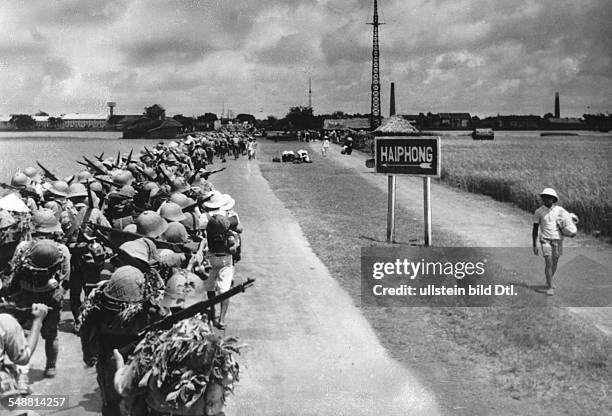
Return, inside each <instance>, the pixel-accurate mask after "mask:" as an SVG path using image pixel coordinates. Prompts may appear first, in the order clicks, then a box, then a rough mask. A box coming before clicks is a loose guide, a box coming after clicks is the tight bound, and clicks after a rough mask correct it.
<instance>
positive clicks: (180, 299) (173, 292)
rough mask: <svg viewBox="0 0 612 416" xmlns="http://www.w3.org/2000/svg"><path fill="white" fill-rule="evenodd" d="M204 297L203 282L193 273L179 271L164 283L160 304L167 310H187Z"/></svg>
mask: <svg viewBox="0 0 612 416" xmlns="http://www.w3.org/2000/svg"><path fill="white" fill-rule="evenodd" d="M205 295H206V290H205V287H204V281H203V280H202V279H200V277H199V276H198V275H196V274H194V273H191V272H188V271H187V270H184V269H179V270H177V271H176V272H175V273H174V274H173V275H172V276H171V277H170V279H168V281H167V282H166V289H165V291H164V298H163V299H162V301H161V302H160V304H161V305H162V306H165V307H167V308H187V307H189V306H191V305H193V304H194V303H197V302H201V301H202V300H204V298H205Z"/></svg>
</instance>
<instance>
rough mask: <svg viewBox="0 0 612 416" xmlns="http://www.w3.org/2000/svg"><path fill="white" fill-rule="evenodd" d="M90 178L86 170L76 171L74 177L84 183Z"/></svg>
mask: <svg viewBox="0 0 612 416" xmlns="http://www.w3.org/2000/svg"><path fill="white" fill-rule="evenodd" d="M91 179H92V175H91V173H90V172H89V171H87V170H82V171H80V172H79V173H77V177H76V180H77V182H81V183H85V182H87V181H88V180H91Z"/></svg>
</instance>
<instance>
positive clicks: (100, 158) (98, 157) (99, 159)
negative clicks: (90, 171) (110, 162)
mask: <svg viewBox="0 0 612 416" xmlns="http://www.w3.org/2000/svg"><path fill="white" fill-rule="evenodd" d="M94 156H95V155H94ZM103 157H104V152H102V153H100V156H96V159H98V162H102V161H103V160H104V159H102V158H103Z"/></svg>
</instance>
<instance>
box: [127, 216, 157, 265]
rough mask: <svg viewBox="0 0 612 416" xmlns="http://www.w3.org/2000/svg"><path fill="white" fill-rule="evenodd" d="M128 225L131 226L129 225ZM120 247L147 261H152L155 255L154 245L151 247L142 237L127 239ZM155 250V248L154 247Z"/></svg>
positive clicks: (131, 254)
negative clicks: (153, 251)
mask: <svg viewBox="0 0 612 416" xmlns="http://www.w3.org/2000/svg"><path fill="white" fill-rule="evenodd" d="M130 225H131V224H130ZM127 227H129V225H128V226H127ZM127 227H126V228H127ZM119 248H120V249H121V250H123V251H125V252H126V253H128V254H129V255H130V256H132V257H134V258H136V259H138V260H142V261H143V262H145V263H151V261H152V260H153V257H154V253H152V251H151V249H152V247H150V246H149V245H148V244H147V242H146V241H145V240H144V239H142V238H139V239H136V240H132V241H127V242H125V243H123V244H121V246H120V247H119ZM153 250H155V248H153Z"/></svg>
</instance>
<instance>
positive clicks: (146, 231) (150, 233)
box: [136, 211, 168, 238]
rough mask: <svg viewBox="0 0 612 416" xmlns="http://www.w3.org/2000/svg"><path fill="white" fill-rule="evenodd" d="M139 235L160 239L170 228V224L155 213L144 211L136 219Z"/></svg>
mask: <svg viewBox="0 0 612 416" xmlns="http://www.w3.org/2000/svg"><path fill="white" fill-rule="evenodd" d="M136 228H137V229H138V233H139V234H142V235H144V236H146V237H150V238H155V237H159V236H160V235H162V234H163V233H164V231H166V229H167V228H168V223H167V222H166V221H165V220H164V219H163V218H162V217H161V216H160V215H159V214H158V213H157V212H155V211H143V212H142V214H140V215H139V216H138V218H136Z"/></svg>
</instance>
